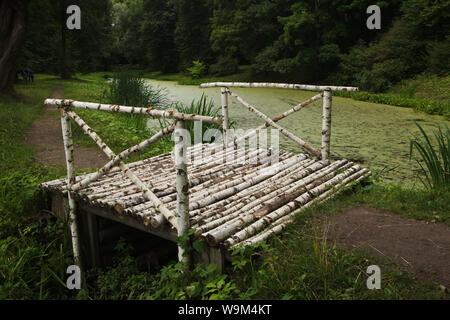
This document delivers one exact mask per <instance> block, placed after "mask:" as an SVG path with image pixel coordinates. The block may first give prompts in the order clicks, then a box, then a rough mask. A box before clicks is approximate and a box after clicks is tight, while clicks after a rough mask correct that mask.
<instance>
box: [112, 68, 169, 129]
mask: <svg viewBox="0 0 450 320" xmlns="http://www.w3.org/2000/svg"><path fill="white" fill-rule="evenodd" d="M106 98H107V100H108V102H109V103H112V104H120V105H125V106H133V107H142V108H145V107H152V108H158V109H166V108H167V107H168V106H169V99H168V97H167V92H166V91H165V90H164V89H161V88H157V87H154V86H151V85H150V84H148V83H146V82H145V80H144V79H142V78H141V77H139V75H138V74H137V73H135V72H132V71H119V72H117V73H115V74H114V77H113V79H112V81H111V83H110V85H109V88H108V90H107V92H106ZM121 116H123V117H124V118H126V119H127V120H128V121H127V123H128V125H130V126H133V127H135V128H137V129H139V130H145V128H146V124H147V120H148V118H146V117H143V116H141V115H133V114H123V115H121Z"/></svg>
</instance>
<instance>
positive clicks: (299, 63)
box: [20, 0, 450, 92]
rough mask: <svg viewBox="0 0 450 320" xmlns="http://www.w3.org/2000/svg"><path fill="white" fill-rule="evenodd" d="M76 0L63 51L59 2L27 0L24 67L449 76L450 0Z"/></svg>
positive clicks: (372, 83)
mask: <svg viewBox="0 0 450 320" xmlns="http://www.w3.org/2000/svg"><path fill="white" fill-rule="evenodd" d="M72 2H73V1H72ZM76 3H77V4H78V5H79V6H80V7H81V11H82V29H81V30H76V31H67V30H66V32H65V34H66V38H67V39H66V42H67V43H66V50H65V52H66V56H63V55H62V53H61V50H62V47H63V46H62V43H61V42H62V40H61V32H62V29H61V26H63V25H64V22H65V20H64V19H61V16H60V14H61V12H60V10H61V6H64V4H65V2H64V0H61V1H59V2H58V5H57V6H55V5H54V2H53V1H49V0H44V1H35V2H31V4H30V6H29V13H30V15H29V16H30V18H29V28H28V31H27V37H26V41H25V44H24V47H23V53H22V56H21V59H20V67H21V68H24V67H26V66H27V65H29V66H31V68H34V69H35V70H36V71H39V72H43V71H46V72H59V71H60V69H61V68H62V67H61V65H62V63H61V60H62V59H63V58H64V59H65V60H66V65H67V68H68V71H76V70H78V71H86V70H91V71H92V70H96V69H102V68H103V69H104V68H106V67H108V66H115V65H118V64H125V65H133V66H136V67H138V68H141V69H146V70H148V71H161V72H163V73H175V72H182V73H185V74H192V75H193V76H194V77H198V76H199V73H198V71H201V72H202V73H205V72H209V74H211V75H215V76H224V75H227V74H232V73H235V72H236V71H237V66H238V65H251V71H252V74H253V78H255V79H256V78H257V79H261V78H263V79H266V80H279V81H295V82H327V83H332V84H339V85H357V86H359V87H360V88H361V89H363V90H369V91H374V92H384V91H387V90H389V89H391V88H392V86H393V85H394V84H396V83H398V82H399V81H401V80H402V79H407V78H411V77H413V76H415V75H416V74H420V73H422V72H428V73H432V74H436V75H440V76H445V75H447V74H448V72H449V70H450V66H449V61H450V59H449V57H450V56H449V55H450V50H449V46H450V38H449V36H448V30H449V27H450V26H449V22H448V21H450V19H449V18H450V17H449V15H450V1H448V0H446V1H428V0H412V1H405V0H395V1H375V2H374V1H369V0H325V1H317V0H303V1H298V0H282V1H274V0H214V1H212V0H189V1H188V0H156V1H155V0H111V1H108V0H101V1H84V0H80V1H76ZM372 4H377V5H378V6H379V7H380V8H381V15H382V17H381V19H382V25H381V30H369V29H368V28H367V27H366V20H367V18H368V17H369V15H368V14H367V13H366V9H367V7H368V6H369V5H372ZM64 17H65V16H64V15H63V18H64ZM199 63H201V65H202V66H204V68H202V70H199V68H198V66H199ZM192 70H194V72H193V71H192Z"/></svg>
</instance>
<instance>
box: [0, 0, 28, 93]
mask: <svg viewBox="0 0 450 320" xmlns="http://www.w3.org/2000/svg"><path fill="white" fill-rule="evenodd" d="M27 5H28V1H27V0H21V1H20V0H18V1H9V0H0V91H2V90H11V89H12V88H13V84H14V80H15V79H16V72H17V70H16V60H17V57H18V55H19V53H20V48H21V45H22V42H23V39H24V37H25V29H26V24H27Z"/></svg>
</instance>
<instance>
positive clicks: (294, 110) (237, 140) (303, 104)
mask: <svg viewBox="0 0 450 320" xmlns="http://www.w3.org/2000/svg"><path fill="white" fill-rule="evenodd" d="M322 97H323V93H319V94H318V95H315V96H314V97H312V98H311V99H308V100H306V101H304V102H302V103H300V104H298V105H296V106H295V107H293V108H291V109H289V110H288V111H286V112H284V113H282V114H280V115H278V116H276V117H274V118H272V121H273V122H278V121H280V120H281V119H284V118H286V117H287V116H289V115H291V114H293V113H295V112H297V111H299V110H301V109H303V108H304V107H306V106H308V105H310V104H311V103H313V102H315V101H317V100H319V99H321V98H322ZM269 126H270V125H269V124H268V123H267V122H266V123H264V124H263V125H262V126H260V127H258V128H256V129H255V130H253V131H251V132H249V133H248V134H246V135H245V136H243V137H240V138H238V139H235V140H234V142H233V143H234V144H235V145H237V144H238V143H239V142H242V141H244V140H245V139H247V138H249V137H251V136H254V135H257V134H258V133H259V132H260V131H261V130H264V129H266V128H268V127H269Z"/></svg>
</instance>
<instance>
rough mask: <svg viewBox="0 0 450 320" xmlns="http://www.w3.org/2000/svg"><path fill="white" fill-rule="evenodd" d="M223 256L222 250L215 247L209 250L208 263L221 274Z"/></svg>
mask: <svg viewBox="0 0 450 320" xmlns="http://www.w3.org/2000/svg"><path fill="white" fill-rule="evenodd" d="M224 262H225V261H224V256H223V253H222V250H221V249H220V248H216V247H210V248H209V263H210V264H215V265H217V270H219V271H220V272H223V270H224V265H225V263H224Z"/></svg>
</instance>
